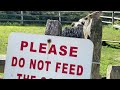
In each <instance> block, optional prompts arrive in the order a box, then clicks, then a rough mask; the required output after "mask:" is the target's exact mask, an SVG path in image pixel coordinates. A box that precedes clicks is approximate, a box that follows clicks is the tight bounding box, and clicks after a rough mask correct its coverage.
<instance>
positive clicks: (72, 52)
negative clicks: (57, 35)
mask: <svg viewBox="0 0 120 90" xmlns="http://www.w3.org/2000/svg"><path fill="white" fill-rule="evenodd" d="M38 47H39V48H37V47H36V46H35V43H34V42H27V41H21V44H20V50H21V51H24V50H25V49H26V48H29V51H30V52H38V53H43V54H54V55H60V56H66V55H67V54H68V55H69V56H70V57H77V51H78V47H75V46H70V47H69V48H68V47H67V45H60V46H59V47H56V45H55V44H51V45H50V46H49V45H48V44H47V43H40V44H39V46H38ZM47 47H49V49H48V52H47ZM57 48H58V49H59V51H57Z"/></svg>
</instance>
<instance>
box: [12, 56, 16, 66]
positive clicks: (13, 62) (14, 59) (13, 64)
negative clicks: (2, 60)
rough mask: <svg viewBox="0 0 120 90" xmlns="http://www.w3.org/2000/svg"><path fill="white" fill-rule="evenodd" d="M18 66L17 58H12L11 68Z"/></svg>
mask: <svg viewBox="0 0 120 90" xmlns="http://www.w3.org/2000/svg"><path fill="white" fill-rule="evenodd" d="M16 65H17V58H16V57H12V63H11V66H16Z"/></svg>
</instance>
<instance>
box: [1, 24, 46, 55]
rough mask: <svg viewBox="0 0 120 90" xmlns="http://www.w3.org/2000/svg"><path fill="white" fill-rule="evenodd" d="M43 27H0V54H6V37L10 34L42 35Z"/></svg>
mask: <svg viewBox="0 0 120 90" xmlns="http://www.w3.org/2000/svg"><path fill="white" fill-rule="evenodd" d="M44 31H45V27H44V26H41V27H40V26H0V54H6V47H7V41H8V36H9V34H10V33H11V32H24V33H32V34H44Z"/></svg>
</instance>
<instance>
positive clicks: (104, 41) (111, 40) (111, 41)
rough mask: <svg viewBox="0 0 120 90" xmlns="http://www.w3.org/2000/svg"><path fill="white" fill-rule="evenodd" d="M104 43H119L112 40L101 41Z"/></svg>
mask: <svg viewBox="0 0 120 90" xmlns="http://www.w3.org/2000/svg"><path fill="white" fill-rule="evenodd" d="M102 41H104V42H112V43H120V41H112V40H102Z"/></svg>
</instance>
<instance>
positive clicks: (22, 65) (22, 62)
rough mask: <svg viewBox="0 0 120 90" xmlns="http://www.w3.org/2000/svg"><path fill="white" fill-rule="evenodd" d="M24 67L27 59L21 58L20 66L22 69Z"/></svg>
mask: <svg viewBox="0 0 120 90" xmlns="http://www.w3.org/2000/svg"><path fill="white" fill-rule="evenodd" d="M24 65H25V59H24V58H20V60H19V66H20V67H21V68H22V67H24Z"/></svg>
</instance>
